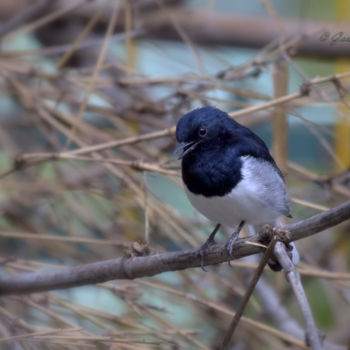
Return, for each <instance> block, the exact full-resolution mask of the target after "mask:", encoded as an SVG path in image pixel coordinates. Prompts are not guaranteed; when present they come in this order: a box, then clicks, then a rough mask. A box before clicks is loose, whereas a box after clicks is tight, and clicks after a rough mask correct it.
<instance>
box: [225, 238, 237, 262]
mask: <svg viewBox="0 0 350 350" xmlns="http://www.w3.org/2000/svg"><path fill="white" fill-rule="evenodd" d="M236 239H237V237H235V236H232V237H231V238H230V239H229V240H228V241H227V242H226V243H225V247H224V249H225V250H226V252H227V253H228V256H229V259H228V260H227V263H228V265H229V266H231V267H232V265H231V259H232V258H233V255H232V249H233V244H234V243H235V241H236Z"/></svg>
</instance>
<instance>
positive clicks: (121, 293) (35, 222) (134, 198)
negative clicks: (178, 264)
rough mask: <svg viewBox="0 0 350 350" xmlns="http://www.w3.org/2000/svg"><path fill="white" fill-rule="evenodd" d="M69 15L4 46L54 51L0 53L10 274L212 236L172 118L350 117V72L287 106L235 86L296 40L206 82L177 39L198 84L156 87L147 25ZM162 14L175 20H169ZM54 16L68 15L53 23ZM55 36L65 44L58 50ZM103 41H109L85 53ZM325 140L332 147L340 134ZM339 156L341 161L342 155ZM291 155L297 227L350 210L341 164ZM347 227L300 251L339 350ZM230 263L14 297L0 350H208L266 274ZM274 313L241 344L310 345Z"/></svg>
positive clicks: (272, 279)
mask: <svg viewBox="0 0 350 350" xmlns="http://www.w3.org/2000/svg"><path fill="white" fill-rule="evenodd" d="M62 3H63V5H62V6H61V7H59V8H51V7H47V8H46V9H45V11H44V12H43V13H40V16H38V17H37V18H36V19H32V20H31V21H30V22H29V23H23V25H18V26H17V27H16V28H14V29H12V30H10V31H9V32H8V33H6V35H5V36H4V37H3V40H4V43H5V44H9V43H11V42H12V41H14V40H15V39H16V38H18V37H20V35H23V34H24V33H31V35H32V37H35V38H41V40H42V41H41V44H40V48H38V49H32V48H31V49H28V50H27V51H26V50H25V49H23V50H12V49H11V48H6V49H4V50H3V51H2V52H1V53H0V72H1V73H0V75H1V80H0V89H1V95H2V97H3V99H4V101H6V102H7V103H9V102H10V103H12V104H13V106H12V107H11V108H10V109H6V111H9V112H8V113H9V114H5V112H4V113H3V116H1V115H0V117H1V119H0V142H1V146H2V150H1V163H0V166H1V169H0V170H1V202H0V211H1V214H2V215H1V220H0V242H1V244H0V252H1V260H0V263H1V269H0V271H2V270H3V271H6V272H10V273H16V272H20V271H38V270H42V269H49V268H51V267H52V266H55V267H57V266H67V265H76V264H80V263H85V262H91V261H98V260H104V259H108V258H111V257H117V256H122V255H127V254H142V249H143V248H142V244H141V243H142V242H149V248H150V249H151V250H152V251H167V250H176V249H185V248H188V247H198V246H199V245H200V244H201V243H202V242H203V241H204V240H205V237H206V234H203V232H202V231H204V232H206V233H207V232H209V228H208V225H207V224H206V223H204V222H203V221H202V220H201V219H199V217H198V216H196V215H194V214H193V215H192V214H191V213H192V212H191V210H190V207H189V205H188V203H187V202H186V200H185V199H184V197H183V195H182V192H181V191H182V190H181V182H180V178H179V164H178V162H176V161H175V160H174V159H173V158H172V156H171V153H172V150H173V148H174V146H175V139H174V131H175V128H174V126H175V124H176V121H177V120H178V118H179V117H180V116H181V115H182V114H183V113H185V112H187V111H188V110H189V109H191V108H192V107H193V106H199V105H206V104H213V105H217V106H219V107H222V108H224V109H226V110H227V111H231V108H236V107H239V108H244V109H239V110H233V111H231V116H234V117H235V118H236V119H237V120H239V121H240V122H242V123H244V124H245V125H249V126H254V125H255V124H256V123H257V122H260V121H268V122H269V123H272V120H271V116H272V115H273V113H272V111H273V109H272V108H273V107H276V106H278V111H277V114H276V115H282V116H283V115H284V114H286V113H288V112H291V111H293V110H294V109H295V108H297V107H300V106H313V105H316V104H317V105H329V104H331V105H333V107H334V108H335V109H336V110H337V111H338V114H339V115H340V117H345V118H348V115H344V113H343V111H344V108H343V107H342V106H343V105H345V102H346V101H345V100H344V94H348V89H349V86H350V79H349V78H350V72H349V73H344V74H340V75H338V76H337V77H336V78H335V77H334V76H326V77H324V78H318V77H315V78H314V79H313V80H307V81H306V82H305V84H304V85H303V86H302V88H301V89H300V91H299V90H298V91H295V92H293V93H291V94H287V92H286V91H285V90H284V89H283V87H280V88H279V91H278V92H276V94H275V97H276V99H271V98H270V97H269V96H268V95H264V94H261V93H259V92H258V91H255V90H254V89H252V88H251V86H252V85H248V84H247V85H246V86H249V88H243V87H237V81H239V82H240V84H241V85H242V86H245V85H244V84H245V83H246V82H247V81H251V80H252V79H253V80H254V79H258V77H259V74H269V72H270V69H271V68H272V67H273V66H274V64H275V62H276V60H277V59H283V60H285V62H286V63H287V64H290V62H288V60H286V59H285V56H286V55H288V49H289V48H290V47H293V46H294V44H295V40H289V41H287V42H286V43H282V44H281V45H279V44H278V43H277V44H275V45H270V46H269V47H267V48H265V49H264V50H262V51H260V52H259V53H258V54H257V55H256V56H255V57H254V59H252V60H250V61H248V62H246V63H245V64H243V65H240V66H236V67H232V66H229V65H227V64H226V63H225V62H221V63H220V65H221V68H220V69H218V70H217V71H215V72H214V73H207V72H206V66H205V62H203V56H205V54H204V53H203V52H201V51H199V50H198V48H197V47H196V46H195V45H194V43H192V42H191V40H190V38H188V37H187V36H186V33H183V32H182V31H181V28H177V29H178V30H179V31H180V36H181V38H182V40H183V41H184V43H185V45H184V47H183V49H182V50H184V53H183V54H184V55H185V54H186V51H185V50H189V52H190V54H189V55H190V57H192V59H193V62H194V65H193V66H192V67H195V68H194V69H193V70H192V71H195V70H197V71H198V72H200V73H188V74H181V75H180V74H176V75H172V76H160V75H159V76H157V77H153V76H150V75H146V74H141V73H139V72H137V71H136V69H135V67H133V66H132V65H131V64H130V62H132V61H133V60H135V59H136V58H135V57H134V58H133V55H137V43H136V41H135V39H134V37H135V36H139V35H140V32H137V31H138V30H141V32H142V28H141V29H139V28H137V29H136V31H135V30H134V27H133V23H136V22H137V21H138V20H139V19H140V18H142V13H141V14H137V13H135V11H133V10H132V9H131V6H130V5H125V4H126V3H127V2H125V4H124V2H120V3H119V2H118V3H117V5H113V7H112V8H113V10H112V11H110V12H109V13H108V14H106V8H108V9H110V6H109V5H110V3H109V2H106V3H107V4H108V6H107V5H106V6H107V7H106V8H103V7H101V8H100V10H99V11H95V12H94V13H95V15H94V16H92V17H90V19H89V20H88V21H85V22H84V21H82V22H79V25H77V26H76V27H74V28H73V27H72V26H69V24H72V23H74V21H78V19H79V18H84V10H85V7H86V8H88V5H87V3H86V2H85V1H76V2H72V3H69V2H68V3H65V2H62ZM92 3H93V5H91V6H96V2H92ZM101 3H102V5H101V6H103V3H104V2H103V1H102V2H101ZM266 3H267V4H268V3H269V2H266ZM162 6H164V5H162ZM23 9H24V7H23ZM164 10H166V11H167V12H168V14H169V15H171V9H169V8H166V9H165V8H163V11H164ZM23 11H24V10H23ZM150 11H158V8H157V7H156V10H155V9H151V10H150ZM55 18H56V19H57V18H60V19H61V22H59V23H60V24H59V25H58V24H56V27H54V25H53V21H54V19H55ZM121 22H123V23H124V27H125V28H124V32H122V34H121V37H120V38H121V39H120V42H119V44H118V45H119V46H118V47H119V51H121V52H122V54H119V55H117V54H115V52H114V51H113V50H112V49H111V48H113V45H116V43H115V37H114V30H115V28H116V26H117V25H118V27H119V26H120V23H121ZM56 23H57V22H56ZM20 24H21V23H20ZM174 25H176V23H174ZM77 27H78V29H77ZM97 27H99V28H98V29H97ZM101 27H102V31H101ZM54 28H56V30H57V32H55V31H54ZM45 31H47V32H45ZM56 34H57V36H56ZM59 35H62V36H63V35H65V36H66V37H67V36H68V38H69V40H66V41H65V42H62V41H60V39H59V38H58V37H59ZM93 36H94V37H93ZM44 37H46V39H43V38H44ZM96 37H98V39H99V44H98V45H90V46H89V47H88V48H86V49H84V50H81V49H80V46H81V45H83V44H84V43H86V42H88V41H89V40H92V39H93V38H94V39H96ZM47 38H49V39H47ZM38 40H39V39H38ZM50 40H52V42H51V41H50ZM62 40H63V39H62ZM144 40H145V43H146V44H147V43H148V44H149V45H150V47H151V48H153V49H154V50H159V52H160V53H162V54H163V55H164V57H163V63H164V65H165V66H171V65H172V64H176V62H175V63H174V60H173V58H172V57H171V55H167V49H166V46H162V45H165V44H164V43H161V42H160V43H157V44H155V43H153V42H152V41H151V40H149V41H147V39H144ZM63 44H64V45H65V46H61V45H63ZM60 50H61V51H60ZM135 52H136V53H135ZM139 54H140V55H141V54H142V53H139ZM123 56H124V57H126V58H127V59H126V60H125V61H123V59H122V57H123ZM186 57H187V56H186ZM208 57H209V55H208ZM288 58H289V59H291V58H290V57H289V56H288ZM139 59H141V60H142V59H146V58H143V57H139ZM211 59H213V60H214V59H215V57H214V58H211ZM179 61H180V62H181V61H182V58H181V57H180V58H179ZM294 64H295V63H294ZM47 67H50V68H49V69H47ZM334 82H336V84H334ZM339 86H340V87H341V90H342V94H339V89H340V88H339ZM225 96H229V97H225ZM252 101H257V104H253V103H252ZM4 103H5V102H4ZM340 107H341V108H340ZM3 110H4V111H5V108H4V109H3ZM6 113H7V112H6ZM275 125H276V127H277V125H279V124H278V123H277V124H275ZM311 128H314V129H315V130H316V131H317V132H318V135H319V142H320V143H321V144H323V145H324V146H327V145H328V143H327V142H329V141H328V140H329V135H326V133H325V132H324V130H323V129H322V127H321V126H320V125H317V123H316V124H313V125H312V126H310V129H311ZM326 131H327V132H329V134H330V137H332V138H333V137H334V135H333V133H332V130H326ZM326 136H327V137H326ZM279 140H280V141H279ZM293 142H294V140H293ZM295 142H298V140H295ZM279 143H281V144H279ZM346 143H347V140H344V147H347V146H346ZM274 147H276V148H278V147H281V151H282V150H284V151H285V147H286V146H285V139H283V138H276V139H275V143H274ZM329 151H330V152H331V154H332V156H333V158H334V159H337V155H336V154H334V152H333V151H332V147H330V148H329ZM305 152H308V150H305ZM281 154H282V156H281V157H282V159H281V161H282V162H285V164H286V165H287V171H288V182H289V188H290V192H291V194H292V195H293V202H294V203H296V204H295V206H294V212H295V217H296V218H295V220H297V219H298V218H303V217H306V216H309V215H310V214H312V213H315V212H317V211H322V210H325V209H327V207H331V206H333V205H335V204H338V203H341V202H342V201H344V200H347V199H349V198H350V190H349V173H348V172H346V171H345V169H343V171H342V175H341V176H335V174H334V172H333V171H332V169H333V164H332V162H333V160H332V159H331V158H330V160H329V164H328V165H329V166H328V168H329V171H328V172H327V173H326V174H323V175H320V174H319V173H318V171H317V170H313V169H310V168H307V167H305V165H304V166H302V165H300V164H296V163H295V162H291V161H288V162H287V160H286V159H283V155H286V154H287V152H281ZM338 163H339V162H338ZM348 228H349V225H348V224H347V225H343V226H341V227H340V228H337V229H334V230H329V231H327V232H326V233H322V234H320V235H317V236H313V237H311V238H310V239H307V240H305V242H304V241H303V242H300V245H299V247H300V250H301V254H302V256H303V257H304V261H305V262H304V263H303V264H302V265H301V266H300V267H301V268H300V271H301V273H302V274H303V280H304V282H305V285H306V289H307V291H308V296H309V298H310V300H311V306H313V308H314V312H315V317H316V322H317V323H318V324H319V325H320V326H321V328H323V330H324V331H325V332H326V334H327V340H329V341H332V342H334V343H339V344H348V343H349V341H350V338H349V334H348V333H349V332H348V324H349V321H350V320H349V312H342V311H340V310H348V309H349V287H350V284H349V279H350V276H349V273H347V271H348V269H349V261H348V256H349V250H350V245H349V240H348V238H347V237H346V233H347V229H348ZM221 238H222V240H224V239H225V238H224V237H221ZM134 242H139V244H135V243H134ZM233 266H234V268H233V269H231V268H229V267H228V266H226V265H222V266H213V267H210V268H209V272H208V273H204V272H203V271H202V270H200V269H190V270H187V271H180V272H176V273H167V274H164V275H160V276H157V277H154V278H145V279H142V280H135V281H118V282H117V283H113V282H110V283H105V284H101V285H96V286H85V287H80V288H75V289H72V290H67V291H60V292H48V293H40V294H35V295H26V296H23V297H17V296H10V297H6V298H2V299H1V300H0V348H4V349H64V350H68V349H81V348H86V349H89V348H92V349H96V348H97V349H212V348H213V346H214V344H217V343H218V340H220V339H221V337H222V336H223V334H224V331H225V330H226V328H227V325H228V322H229V321H230V319H231V318H232V316H233V314H234V310H235V307H236V306H237V305H238V301H239V300H240V298H241V297H242V295H244V292H245V285H246V276H247V275H249V274H250V272H251V271H252V269H255V268H256V265H255V264H251V263H248V262H236V263H234V264H233ZM265 277H266V280H267V281H268V283H270V284H271V286H273V289H274V290H275V291H276V295H277V296H278V297H279V298H280V300H282V301H283V305H285V306H286V309H287V310H289V312H290V314H291V316H290V317H293V318H295V319H296V320H297V321H298V322H299V321H300V316H299V314H298V311H297V308H296V306H295V302H294V301H293V298H292V296H291V294H290V290H289V287H288V286H287V285H286V284H285V283H284V280H283V279H281V278H280V275H279V274H275V273H272V272H269V271H265ZM322 306H323V307H322ZM281 308H282V306H281ZM265 312H266V310H265V305H264V304H263V303H261V302H260V301H259V298H254V299H253V300H251V301H250V304H249V307H248V310H247V311H246V316H245V317H243V318H242V319H241V322H240V323H239V327H238V330H237V333H236V338H235V342H236V344H238V345H237V346H239V344H243V345H242V346H243V348H246V349H258V348H259V349H261V348H263V347H266V348H269V349H282V348H286V344H292V345H293V346H294V347H295V348H306V346H305V345H304V342H303V341H302V340H300V339H298V338H297V337H296V336H293V335H290V334H288V332H286V331H285V330H283V331H281V330H279V329H278V328H279V325H278V324H277V325H276V324H274V322H273V317H270V318H269V319H268V320H267V319H266V317H265V316H264V315H265ZM237 348H239V347H237Z"/></svg>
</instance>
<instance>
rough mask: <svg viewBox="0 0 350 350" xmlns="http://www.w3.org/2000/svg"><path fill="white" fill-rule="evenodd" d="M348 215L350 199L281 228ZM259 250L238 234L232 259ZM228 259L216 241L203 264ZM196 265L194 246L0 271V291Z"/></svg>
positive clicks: (318, 225)
mask: <svg viewBox="0 0 350 350" xmlns="http://www.w3.org/2000/svg"><path fill="white" fill-rule="evenodd" d="M349 219H350V201H348V202H345V203H343V204H340V205H338V206H336V207H334V208H332V209H330V210H328V211H326V212H324V213H321V214H317V215H314V216H312V217H311V218H308V219H306V220H302V221H300V222H297V223H295V224H289V225H285V226H284V230H287V231H289V232H290V236H289V237H288V241H295V240H298V239H301V238H304V237H308V236H310V235H313V234H315V233H317V232H320V231H322V230H325V229H327V228H329V227H332V226H335V225H337V224H339V223H341V222H343V221H345V220H349ZM260 240H261V237H260V236H259V235H255V236H252V237H249V242H255V243H259V242H260ZM262 250H263V249H262V248H261V247H259V246H256V245H251V244H247V243H246V239H245V238H241V239H238V240H237V242H236V243H235V244H234V247H233V252H232V253H233V259H238V258H242V257H244V256H248V255H252V254H256V253H259V252H261V251H262ZM228 259H229V256H228V253H227V251H226V249H224V247H223V245H215V246H212V247H210V248H209V249H208V252H207V255H206V259H205V265H214V264H219V263H222V262H225V261H227V260H228ZM198 266H200V256H199V254H198V251H197V250H196V249H190V250H185V251H179V252H170V253H161V254H155V255H150V256H141V257H121V258H116V259H110V260H105V261H99V262H95V263H91V264H84V265H79V266H75V267H69V268H64V269H59V270H53V271H45V272H34V273H24V274H16V275H12V276H11V275H2V276H0V295H7V294H25V293H32V292H40V291H47V290H52V289H63V288H70V287H77V286H81V285H86V284H94V283H100V282H106V281H109V280H115V279H134V278H139V277H146V276H153V275H156V274H158V273H161V272H166V271H176V270H182V269H186V268H189V267H198Z"/></svg>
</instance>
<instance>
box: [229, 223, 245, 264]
mask: <svg viewBox="0 0 350 350" xmlns="http://www.w3.org/2000/svg"><path fill="white" fill-rule="evenodd" d="M243 225H244V221H243V220H242V221H241V222H240V224H239V225H238V227H237V229H236V231H235V232H233V233H232V235H231V237H230V238H229V240H228V241H227V242H226V243H225V247H224V249H226V251H227V253H228V256H229V260H228V261H227V263H228V264H229V266H231V263H230V261H231V259H232V258H233V255H232V249H233V245H234V243H235V241H236V239H237V238H238V236H239V233H240V232H241V230H242V227H243Z"/></svg>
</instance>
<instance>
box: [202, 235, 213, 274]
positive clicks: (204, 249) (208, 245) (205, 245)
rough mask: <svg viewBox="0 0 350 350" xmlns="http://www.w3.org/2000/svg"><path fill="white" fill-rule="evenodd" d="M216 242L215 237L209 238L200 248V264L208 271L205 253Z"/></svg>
mask: <svg viewBox="0 0 350 350" xmlns="http://www.w3.org/2000/svg"><path fill="white" fill-rule="evenodd" d="M214 244H216V242H215V240H214V239H210V240H209V239H208V240H207V241H206V242H205V243H204V244H203V245H201V247H200V248H199V249H198V254H199V256H200V266H201V269H202V270H203V271H205V272H208V271H207V270H206V269H205V268H204V254H205V252H206V251H207V250H208V249H209V247H210V246H212V245H214Z"/></svg>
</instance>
